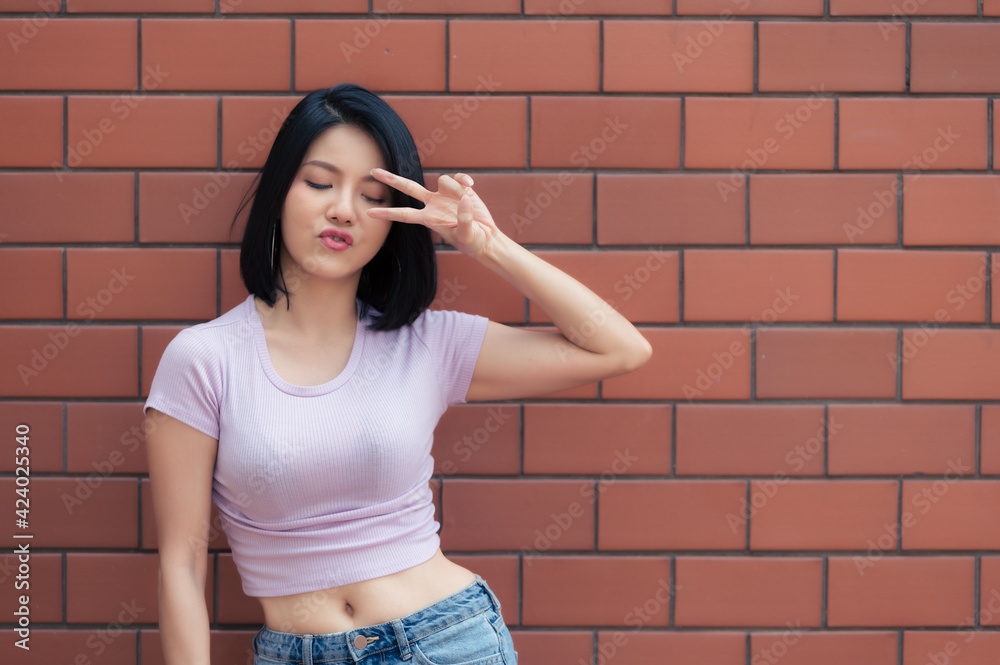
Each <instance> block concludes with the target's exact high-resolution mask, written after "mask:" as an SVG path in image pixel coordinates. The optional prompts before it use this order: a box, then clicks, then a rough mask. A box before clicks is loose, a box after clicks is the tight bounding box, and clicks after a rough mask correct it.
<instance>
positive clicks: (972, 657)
mask: <svg viewBox="0 0 1000 665" xmlns="http://www.w3.org/2000/svg"><path fill="white" fill-rule="evenodd" d="M968 619H969V620H968V621H967V622H964V623H963V625H962V626H961V627H967V628H969V629H970V630H964V631H939V630H935V631H929V630H928V631H914V630H907V631H904V632H903V661H902V662H903V665H927V663H933V662H934V661H935V660H937V662H939V663H941V662H945V663H961V665H990V663H993V662H994V661H995V660H996V657H997V656H996V655H997V653H1000V634H998V633H996V632H993V631H989V632H987V631H983V630H981V629H979V628H972V623H971V620H972V613H971V612H970V613H969V616H968ZM893 662H895V661H893Z"/></svg>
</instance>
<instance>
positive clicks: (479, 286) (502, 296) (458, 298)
mask: <svg viewBox="0 0 1000 665" xmlns="http://www.w3.org/2000/svg"><path fill="white" fill-rule="evenodd" d="M437 261H438V290H437V296H436V297H435V299H434V302H433V303H431V309H453V310H459V311H462V312H468V313H469V314H479V315H481V316H485V317H488V318H489V319H491V320H493V321H499V322H504V323H520V322H523V321H524V296H523V295H522V294H521V292H520V291H518V290H517V289H515V288H514V287H513V286H512V285H511V284H510V283H509V282H507V281H506V280H504V278H503V277H500V275H498V274H496V273H495V272H493V271H492V270H490V269H489V268H487V267H485V266H483V265H482V264H480V263H477V262H476V261H474V260H472V259H470V258H469V257H467V256H466V255H465V254H462V253H461V252H459V251H457V250H456V251H442V250H439V251H438V252H437Z"/></svg>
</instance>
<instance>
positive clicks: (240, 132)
mask: <svg viewBox="0 0 1000 665" xmlns="http://www.w3.org/2000/svg"><path fill="white" fill-rule="evenodd" d="M300 99H302V97H287V96H279V97H253V96H248V97H232V96H227V97H223V98H222V165H223V167H225V168H226V169H227V170H229V171H232V170H234V169H259V168H260V167H262V166H264V161H265V160H266V159H267V154H268V152H269V151H270V150H271V144H272V143H273V142H274V137H275V136H276V135H277V133H278V130H279V129H280V128H281V123H282V122H283V121H284V120H285V118H287V117H288V114H289V113H291V111H292V109H293V108H295V105H296V104H297V103H298V102H299V100H300Z"/></svg>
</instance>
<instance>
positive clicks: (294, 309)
mask: <svg viewBox="0 0 1000 665" xmlns="http://www.w3.org/2000/svg"><path fill="white" fill-rule="evenodd" d="M360 276H361V274H360V273H358V274H356V275H352V276H350V277H346V278H344V279H337V280H329V279H320V278H318V277H315V276H312V275H307V276H306V277H305V278H300V279H295V280H293V279H290V278H288V275H287V273H286V282H287V286H286V288H288V292H289V294H290V296H291V297H290V298H286V296H285V294H283V293H282V292H281V291H278V292H277V297H276V299H275V303H274V306H273V307H268V306H267V304H266V303H264V302H260V303H259V305H258V306H257V312H258V313H259V314H260V319H261V324H262V325H263V327H264V328H266V329H270V330H275V331H280V332H281V333H283V334H287V335H289V336H291V337H293V338H294V339H296V340H300V341H301V342H306V343H309V342H317V343H322V342H326V341H330V340H337V339H343V337H344V336H345V335H347V336H350V337H353V336H354V332H355V330H356V329H357V325H358V312H357V303H356V299H357V293H358V280H359V278H360ZM255 300H256V299H255ZM286 304H287V308H286Z"/></svg>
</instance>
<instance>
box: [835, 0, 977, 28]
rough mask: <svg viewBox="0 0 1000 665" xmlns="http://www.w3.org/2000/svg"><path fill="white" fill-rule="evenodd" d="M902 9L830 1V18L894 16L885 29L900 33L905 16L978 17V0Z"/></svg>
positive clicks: (869, 0) (886, 2)
mask: <svg viewBox="0 0 1000 665" xmlns="http://www.w3.org/2000/svg"><path fill="white" fill-rule="evenodd" d="M990 1H991V0H986V2H987V4H988V3H989V2H990ZM900 7H901V5H900V3H899V2H898V0H830V16H845V15H854V16H892V17H893V18H892V19H889V20H886V21H884V22H883V23H884V26H885V29H886V30H890V29H891V30H897V31H898V30H904V29H905V26H904V22H903V18H904V16H932V15H938V16H944V15H961V14H966V15H972V16H975V15H976V0H924V1H923V2H909V3H906V5H905V7H903V8H902V10H903V11H900ZM901 14H902V15H901Z"/></svg>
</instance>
